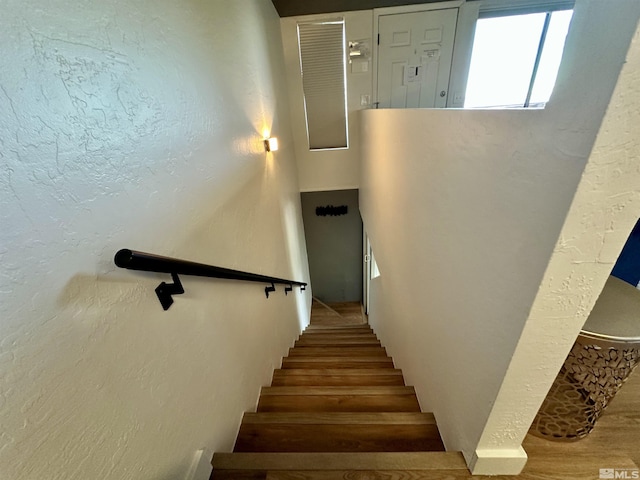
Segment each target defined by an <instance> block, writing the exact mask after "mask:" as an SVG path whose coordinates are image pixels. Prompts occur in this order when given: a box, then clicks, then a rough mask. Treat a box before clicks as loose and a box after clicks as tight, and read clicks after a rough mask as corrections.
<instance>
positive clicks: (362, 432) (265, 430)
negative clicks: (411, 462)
mask: <svg viewBox="0 0 640 480" xmlns="http://www.w3.org/2000/svg"><path fill="white" fill-rule="evenodd" d="M419 451H444V446H443V445H442V441H441V440H440V437H439V433H438V429H437V427H436V426H435V425H348V426H345V425H298V424H292V425H288V424H244V425H242V427H241V428H240V433H239V434H238V440H237V442H236V446H235V448H234V452H419Z"/></svg>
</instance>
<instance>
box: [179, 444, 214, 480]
mask: <svg viewBox="0 0 640 480" xmlns="http://www.w3.org/2000/svg"><path fill="white" fill-rule="evenodd" d="M212 458H213V452H210V451H209V450H206V449H203V450H198V451H197V452H196V453H195V454H194V456H193V461H192V462H191V467H190V468H189V472H188V473H187V476H186V477H184V480H209V477H210V476H211V471H212V470H213V467H212V466H211V459H212Z"/></svg>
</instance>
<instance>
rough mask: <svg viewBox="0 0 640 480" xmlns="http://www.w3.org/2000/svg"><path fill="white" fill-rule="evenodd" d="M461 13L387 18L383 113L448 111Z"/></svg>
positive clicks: (381, 60) (382, 49)
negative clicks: (399, 110)
mask: <svg viewBox="0 0 640 480" xmlns="http://www.w3.org/2000/svg"><path fill="white" fill-rule="evenodd" d="M457 18H458V9H457V8H452V9H446V10H431V11H427V12H415V13H403V14H397V15H381V16H380V17H379V23H378V31H379V33H380V44H379V45H378V102H379V106H380V108H433V107H436V108H444V107H445V106H446V104H447V95H448V86H449V74H450V71H451V59H452V56H453V41H454V37H455V30H456V22H457Z"/></svg>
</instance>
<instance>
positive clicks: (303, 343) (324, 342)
mask: <svg viewBox="0 0 640 480" xmlns="http://www.w3.org/2000/svg"><path fill="white" fill-rule="evenodd" d="M294 347H378V348H380V347H381V345H380V341H379V340H373V339H365V340H353V339H350V338H348V339H344V340H342V339H334V340H332V339H320V340H312V339H308V338H303V339H301V340H296V342H295V343H294Z"/></svg>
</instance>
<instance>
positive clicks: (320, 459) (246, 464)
mask: <svg viewBox="0 0 640 480" xmlns="http://www.w3.org/2000/svg"><path fill="white" fill-rule="evenodd" d="M212 464H213V468H214V469H220V470H263V471H266V470H322V469H325V468H326V469H331V470H366V471H370V470H464V471H465V472H466V473H467V474H468V473H469V472H468V470H467V465H466V463H465V461H464V457H463V456H462V454H461V453H460V452H376V453H340V452H338V453H215V454H214V455H213V461H212Z"/></svg>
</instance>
